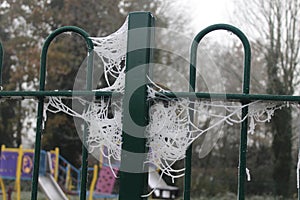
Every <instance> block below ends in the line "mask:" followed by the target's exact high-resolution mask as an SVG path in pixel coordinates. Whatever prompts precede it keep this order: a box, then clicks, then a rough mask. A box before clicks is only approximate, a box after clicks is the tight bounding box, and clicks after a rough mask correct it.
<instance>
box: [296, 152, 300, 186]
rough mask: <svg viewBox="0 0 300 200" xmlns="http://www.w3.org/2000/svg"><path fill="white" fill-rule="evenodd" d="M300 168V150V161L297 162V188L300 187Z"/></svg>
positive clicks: (299, 153) (299, 156) (299, 154)
mask: <svg viewBox="0 0 300 200" xmlns="http://www.w3.org/2000/svg"><path fill="white" fill-rule="evenodd" d="M299 170H300V151H299V152H298V163H297V172H296V173H297V188H298V189H299V188H300V186H299V185H300V183H299V182H300V175H299V174H300V172H299Z"/></svg>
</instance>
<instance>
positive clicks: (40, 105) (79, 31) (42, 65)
mask: <svg viewBox="0 0 300 200" xmlns="http://www.w3.org/2000/svg"><path fill="white" fill-rule="evenodd" d="M64 32H74V33H77V34H79V35H81V36H82V37H83V38H84V39H85V41H86V43H87V46H88V52H89V53H90V52H92V50H93V48H94V45H93V43H92V41H91V40H90V39H89V35H88V33H86V32H85V31H84V30H82V29H80V28H78V27H75V26H66V27H62V28H59V29H57V30H55V31H53V32H52V33H51V34H50V35H49V36H48V37H47V38H46V40H45V43H44V45H43V48H42V53H41V60H40V62H41V63H40V85H39V86H40V88H39V91H45V83H46V82H45V80H46V62H47V52H48V48H49V46H50V43H51V42H52V41H53V39H54V38H55V37H56V36H57V35H59V34H61V33H64ZM87 76H88V75H87ZM87 87H89V86H88V85H87ZM44 98H45V97H44V96H39V97H38V99H39V102H38V111H37V122H36V124H37V125H36V136H35V138H36V139H35V146H34V166H33V174H32V188H31V200H37V191H38V176H39V163H40V151H41V136H42V132H43V112H44ZM84 151H86V149H85V147H83V152H84ZM82 160H87V153H85V154H83V156H82ZM82 164H83V167H82V174H83V175H82V176H85V178H84V179H83V180H86V174H87V163H82ZM83 184H86V183H85V182H84V183H83ZM83 187H86V186H85V185H83ZM83 190H84V191H86V188H85V189H83ZM85 193H86V192H85ZM85 193H84V198H82V199H85V196H86V195H85Z"/></svg>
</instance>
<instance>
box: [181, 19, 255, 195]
mask: <svg viewBox="0 0 300 200" xmlns="http://www.w3.org/2000/svg"><path fill="white" fill-rule="evenodd" d="M220 29H222V30H227V31H230V32H232V33H233V34H235V35H236V36H237V37H238V38H239V39H240V40H241V42H242V44H243V46H244V79H243V94H249V90H250V67H251V48H250V43H249V41H248V39H247V37H246V36H245V35H244V33H243V32H241V31H240V30H239V29H237V28H236V27H234V26H231V25H228V24H215V25H212V26H209V27H207V28H205V29H204V30H202V31H201V32H199V33H198V34H197V35H196V37H195V38H194V40H193V43H192V46H191V56H190V87H191V88H190V91H193V90H194V89H195V81H196V61H197V48H198V44H199V43H200V41H201V40H202V39H203V38H204V36H205V35H206V34H208V33H210V32H212V31H215V30H220ZM225 95H226V94H224V99H225V97H226V96H225ZM243 104H244V103H243ZM247 114H248V107H245V108H243V109H242V118H244V117H245V116H247ZM247 127H248V120H247V119H246V120H244V121H243V122H242V125H241V137H240V153H239V177H238V199H239V200H243V199H245V178H246V152H247V129H248V128H247ZM186 154H187V155H186V159H185V165H186V173H185V174H186V175H185V190H186V192H185V194H184V199H185V200H189V199H190V182H191V169H190V168H191V158H192V150H191V147H190V148H189V149H188V150H187V152H186Z"/></svg>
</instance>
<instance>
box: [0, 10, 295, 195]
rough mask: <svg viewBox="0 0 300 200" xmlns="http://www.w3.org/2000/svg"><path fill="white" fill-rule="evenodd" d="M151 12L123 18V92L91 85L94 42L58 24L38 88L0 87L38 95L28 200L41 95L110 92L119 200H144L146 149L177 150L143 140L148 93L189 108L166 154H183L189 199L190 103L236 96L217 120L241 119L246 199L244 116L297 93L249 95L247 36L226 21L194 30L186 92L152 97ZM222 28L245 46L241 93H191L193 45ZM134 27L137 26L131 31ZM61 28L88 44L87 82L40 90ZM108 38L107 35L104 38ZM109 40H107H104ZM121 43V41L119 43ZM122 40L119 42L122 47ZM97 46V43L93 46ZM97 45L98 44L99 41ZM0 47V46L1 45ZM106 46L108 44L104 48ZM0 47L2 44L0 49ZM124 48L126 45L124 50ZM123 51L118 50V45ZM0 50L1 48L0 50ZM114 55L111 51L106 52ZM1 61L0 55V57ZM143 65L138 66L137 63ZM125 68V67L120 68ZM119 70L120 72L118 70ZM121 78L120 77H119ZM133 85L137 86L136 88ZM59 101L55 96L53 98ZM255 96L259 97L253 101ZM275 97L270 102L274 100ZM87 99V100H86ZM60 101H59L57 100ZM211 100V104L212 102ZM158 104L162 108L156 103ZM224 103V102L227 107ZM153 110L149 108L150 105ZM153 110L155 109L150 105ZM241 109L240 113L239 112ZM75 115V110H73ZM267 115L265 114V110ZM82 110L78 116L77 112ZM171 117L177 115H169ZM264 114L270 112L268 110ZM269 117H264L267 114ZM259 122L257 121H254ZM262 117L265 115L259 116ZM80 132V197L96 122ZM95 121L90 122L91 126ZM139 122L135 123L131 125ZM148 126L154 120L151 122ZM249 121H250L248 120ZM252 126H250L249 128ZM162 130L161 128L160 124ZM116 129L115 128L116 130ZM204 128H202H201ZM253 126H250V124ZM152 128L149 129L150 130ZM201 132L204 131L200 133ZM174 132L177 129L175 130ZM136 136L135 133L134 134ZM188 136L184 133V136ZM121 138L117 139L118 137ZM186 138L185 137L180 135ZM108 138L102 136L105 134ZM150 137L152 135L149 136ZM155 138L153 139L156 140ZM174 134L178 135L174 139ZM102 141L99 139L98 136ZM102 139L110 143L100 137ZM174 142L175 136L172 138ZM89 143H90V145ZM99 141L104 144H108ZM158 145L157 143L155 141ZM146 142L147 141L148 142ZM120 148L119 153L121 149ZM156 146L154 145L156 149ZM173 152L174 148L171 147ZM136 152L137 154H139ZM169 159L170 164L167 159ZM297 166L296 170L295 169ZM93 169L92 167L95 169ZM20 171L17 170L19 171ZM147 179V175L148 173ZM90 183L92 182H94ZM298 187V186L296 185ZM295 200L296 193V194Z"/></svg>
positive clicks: (241, 188)
mask: <svg viewBox="0 0 300 200" xmlns="http://www.w3.org/2000/svg"><path fill="white" fill-rule="evenodd" d="M154 21H155V19H154V17H153V16H152V15H151V14H150V13H147V12H137V13H131V14H129V17H128V26H127V29H128V32H126V35H127V40H126V41H127V42H125V44H127V47H126V48H127V52H125V53H126V55H121V56H119V57H121V60H122V59H123V61H124V56H125V57H126V70H125V72H129V71H131V72H134V73H127V74H126V76H125V86H124V87H123V89H124V91H123V92H122V91H117V92H116V91H113V90H106V91H101V90H97V91H96V90H93V87H92V86H93V85H92V83H93V80H92V78H93V56H94V54H93V53H92V51H93V49H94V44H93V42H92V40H91V39H90V38H89V35H88V34H87V33H86V32H85V31H84V30H82V29H80V28H77V27H63V28H60V29H57V30H56V31H54V32H53V33H52V34H50V35H49V37H48V38H47V39H46V41H45V43H44V46H43V49H42V55H41V66H40V67H41V70H40V89H39V91H1V92H0V97H2V98H4V97H13V96H15V97H20V96H21V97H37V98H38V100H39V102H38V111H37V129H36V142H35V151H34V152H35V153H34V163H33V174H32V194H31V199H32V200H36V199H37V190H38V179H39V170H40V160H41V156H40V155H41V151H40V148H41V133H42V131H43V130H42V127H43V126H42V124H43V112H44V100H45V98H50V99H51V98H52V100H53V99H54V97H72V96H73V97H87V96H93V97H98V98H99V97H106V98H109V97H111V96H112V95H113V94H114V95H119V96H123V104H124V105H126V107H124V109H122V107H121V110H123V116H122V117H123V121H121V122H120V123H119V125H120V124H121V130H122V131H121V132H122V134H119V135H117V137H116V138H113V139H117V140H115V141H114V142H111V143H107V144H112V148H114V149H112V150H113V151H114V152H115V154H109V155H110V156H115V157H116V158H119V159H120V161H121V166H120V171H119V176H120V189H119V199H120V200H137V199H146V198H147V197H146V196H145V194H147V192H148V191H147V185H148V181H147V180H148V168H147V166H146V169H145V165H144V163H145V160H146V159H147V156H145V155H146V154H147V149H148V147H151V148H152V149H151V151H152V152H151V153H153V154H152V155H158V156H161V153H168V154H166V155H167V156H172V155H174V154H176V153H174V152H173V153H172V150H173V149H172V147H174V146H173V145H172V144H173V143H172V142H170V141H175V140H171V139H172V138H171V139H170V137H171V136H169V135H164V134H165V133H163V132H162V133H161V135H164V136H166V138H165V137H162V138H160V140H159V138H156V137H157V133H154V135H153V137H152V136H151V135H150V136H151V137H152V138H150V139H151V140H148V141H147V138H148V135H146V133H147V131H149V130H148V129H147V127H146V125H147V124H148V123H150V126H151V123H153V120H154V119H153V118H152V119H151V120H152V121H151V120H150V122H149V116H148V114H149V105H148V98H150V99H151V100H152V101H155V99H156V98H163V97H167V99H164V100H167V101H171V100H172V99H176V100H178V102H180V105H184V108H185V109H186V111H187V112H186V113H188V114H189V115H188V116H189V118H188V121H186V122H188V123H187V124H188V125H189V126H187V127H186V126H184V127H183V128H184V130H185V132H184V134H185V137H183V136H182V135H181V137H180V138H181V140H178V141H180V142H182V141H185V143H183V144H182V145H181V146H180V147H181V149H180V150H181V151H180V156H179V158H175V159H174V158H171V159H172V161H175V160H176V159H177V160H178V159H185V173H184V179H185V186H184V199H185V200H189V199H190V188H191V186H190V183H191V155H192V142H193V141H194V140H195V139H197V137H198V136H197V137H192V134H191V133H192V131H193V129H192V128H191V127H190V125H193V124H192V121H193V114H194V111H197V107H196V106H194V105H195V104H196V105H198V106H200V107H201V105H203V104H201V103H199V100H200V99H201V100H203V99H213V100H219V101H224V100H226V102H228V101H235V102H240V103H241V105H240V106H236V107H233V109H232V107H230V108H231V109H228V111H229V112H230V115H228V116H226V117H225V118H222V119H220V121H222V120H223V121H230V122H236V123H241V135H240V136H241V139H240V152H239V167H238V171H239V173H238V199H240V200H243V199H245V187H246V174H247V170H246V154H247V132H248V118H249V119H250V121H252V122H253V120H256V119H257V117H256V116H257V115H256V114H257V112H261V111H263V112H264V113H267V112H268V111H267V110H268V109H266V106H269V108H270V109H272V110H273V111H274V110H275V109H279V108H281V107H283V106H285V105H286V104H285V102H300V96H284V95H254V94H249V89H250V61H251V49H250V44H249V42H248V39H247V38H246V36H245V35H244V34H243V33H242V32H241V31H240V30H239V29H237V28H235V27H233V26H231V25H227V24H217V25H212V26H209V27H208V28H206V29H204V30H203V31H201V32H199V34H198V35H197V36H196V37H195V38H194V40H193V41H194V42H193V44H192V46H191V55H190V56H191V57H190V86H191V87H190V91H189V92H182V93H176V92H173V93H170V92H167V91H164V90H159V91H158V92H154V93H151V96H150V95H148V92H147V91H148V89H149V87H148V86H149V85H150V82H149V81H148V77H149V76H148V75H149V67H150V63H151V62H152V58H153V56H152V55H153V48H154V44H153V36H154V29H153V28H150V27H154ZM220 29H221V30H227V31H230V32H232V33H233V34H235V35H236V36H237V37H238V38H239V39H240V40H241V42H242V44H243V46H244V53H245V55H244V79H243V92H242V93H241V94H222V93H217V94H216V93H215V94H210V93H200V92H195V83H196V55H197V48H198V44H199V43H200V41H201V40H202V39H203V37H204V36H205V35H207V34H208V33H210V32H212V31H215V30H220ZM135 30H136V31H135ZM64 32H75V33H78V34H79V35H81V36H82V37H83V38H84V39H85V41H86V43H87V46H88V59H87V70H86V84H85V90H76V91H45V76H46V58H47V51H48V47H49V45H50V43H51V41H52V40H53V39H54V38H55V37H56V36H57V35H59V34H61V33H64ZM106 41H107V40H106ZM94 42H95V44H96V45H97V42H98V43H99V42H100V44H103V45H105V44H104V43H102V42H103V41H102V42H101V40H97V39H96V40H94ZM108 43H109V42H108ZM123 44H124V43H122V45H123ZM122 45H121V47H122ZM98 47H99V45H98ZM100 47H101V45H100ZM0 49H1V48H0ZM106 50H107V49H106ZM1 51H2V49H1ZM125 51H126V50H125ZM112 52H117V53H118V50H112ZM122 52H123V50H122ZM1 54H2V53H0V55H1ZM111 55H112V56H113V53H112V54H111ZM1 56H2V55H1ZM0 61H1V62H2V59H0ZM141 65H142V66H144V67H142V68H141V67H140V66H141ZM123 68H124V67H123ZM120 74H121V73H120ZM121 78H124V77H121ZM136 85H138V86H139V87H138V88H137V87H136ZM56 100H58V101H60V99H59V98H58V99H56ZM258 100H259V101H258ZM265 101H272V102H273V103H271V104H269V103H265ZM262 102H263V104H262V107H263V108H262V110H259V109H256V111H255V109H254V111H253V109H252V111H251V112H249V110H251V109H249V108H251V106H252V108H257V105H260V103H262ZM274 102H275V103H274ZM89 103H90V104H89ZM84 104H85V106H86V108H88V106H90V105H99V104H93V103H91V102H88V101H85V103H84ZM57 105H62V104H57ZM211 105H212V104H210V106H211ZM59 108H60V110H61V111H63V108H64V107H59ZM161 108H162V109H163V108H164V107H161ZM228 108H229V107H228ZM152 111H153V110H152ZM154 111H155V110H154ZM96 113H97V112H96ZM240 113H241V115H239V114H240ZM73 114H78V113H73ZM267 115H268V114H267ZM80 116H81V115H78V117H80ZM232 116H238V117H240V118H238V120H234V119H233V118H231V117H232ZM174 117H176V116H174ZM268 117H269V115H268ZM268 120H269V118H268ZM258 121H259V120H258ZM262 121H264V120H262ZM85 122H86V123H85V125H84V131H83V137H82V138H83V151H82V168H81V180H80V183H81V184H80V199H81V200H85V199H86V198H87V195H86V191H87V174H88V173H87V172H88V167H87V166H88V165H87V164H88V163H87V157H88V148H89V147H92V148H94V149H95V148H97V145H95V146H93V143H88V138H89V136H90V135H89V134H90V133H89V131H90V130H89V126H90V127H93V128H95V125H96V124H93V122H95V121H92V120H91V121H88V120H86V121H85ZM92 125H94V126H92ZM136 125H139V126H136ZM152 125H153V124H152ZM250 125H251V124H250ZM250 128H251V127H250ZM252 128H253V127H252ZM163 130H166V129H163ZM118 131H119V130H118ZM204 131H205V130H204ZM252 131H253V129H252ZM150 132H151V131H150ZM201 133H203V132H201ZM178 134H179V133H178ZM133 136H135V137H133ZM188 136H189V137H188ZM98 137H99V138H103V137H104V136H103V135H98ZM120 137H121V140H122V143H121V142H120ZM185 138H186V139H185ZM104 139H107V138H104ZM152 139H153V140H152ZM156 139H157V140H156ZM176 139H178V138H176ZM99 141H101V140H99ZM103 141H104V142H109V141H106V140H103ZM151 141H159V142H161V141H163V142H162V144H163V145H166V146H167V148H165V149H166V151H163V152H162V151H161V149H159V148H160V146H155V144H154V143H151ZM176 142H177V140H176ZM89 144H90V146H89ZM107 144H105V143H104V144H103V145H107ZM159 144H160V143H159ZM147 145H148V146H147ZM119 148H122V149H121V152H120V149H119ZM156 148H158V149H156ZM175 151H176V152H178V149H177V150H175ZM139 155H141V156H139ZM155 158H156V157H155V156H152V157H150V159H152V160H150V161H151V162H154V164H156V166H157V167H161V166H160V165H159V164H168V163H165V162H163V163H159V162H161V161H164V160H161V159H155ZM132 163H134V167H135V168H134V169H132V165H131V164H132ZM171 164H172V163H171ZM162 169H163V170H166V169H168V170H169V171H163V172H164V173H166V174H167V175H170V176H172V172H173V171H174V170H173V169H172V165H167V166H166V165H165V166H163V168H162ZM298 170H299V169H298ZM95 171H96V170H95ZM18 176H20V175H18ZM150 179H151V178H150ZM93 184H95V182H93ZM298 191H299V192H300V190H298ZM298 199H300V195H299V197H298Z"/></svg>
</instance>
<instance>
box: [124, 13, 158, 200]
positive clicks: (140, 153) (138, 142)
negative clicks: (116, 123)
mask: <svg viewBox="0 0 300 200" xmlns="http://www.w3.org/2000/svg"><path fill="white" fill-rule="evenodd" d="M128 20H129V21H128V41H127V54H126V79H125V86H126V87H125V94H124V99H123V127H122V129H123V130H122V138H123V143H122V154H121V167H120V191H119V199H120V200H138V199H147V198H146V197H142V195H144V194H146V193H147V186H148V168H147V167H146V166H145V165H144V161H145V158H146V153H147V149H146V147H145V144H146V138H145V131H146V125H147V124H148V111H149V107H148V103H147V85H146V84H147V82H148V80H147V75H148V74H149V63H150V62H151V55H152V53H151V49H150V48H151V45H152V44H151V42H152V38H151V37H152V36H153V32H152V31H153V29H152V28H149V27H153V26H154V18H153V16H152V15H151V13H148V12H135V13H130V14H129V19H128Z"/></svg>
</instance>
